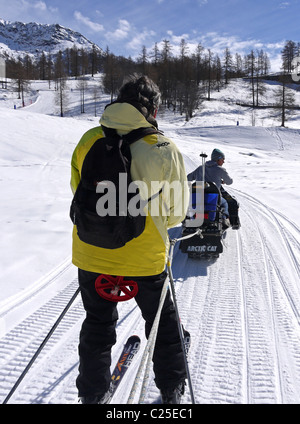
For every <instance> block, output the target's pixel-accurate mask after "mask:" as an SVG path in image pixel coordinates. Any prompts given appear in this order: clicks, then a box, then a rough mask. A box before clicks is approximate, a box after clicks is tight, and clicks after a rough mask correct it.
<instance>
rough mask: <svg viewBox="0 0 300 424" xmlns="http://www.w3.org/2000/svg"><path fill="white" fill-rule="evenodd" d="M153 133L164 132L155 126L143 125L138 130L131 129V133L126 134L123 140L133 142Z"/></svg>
mask: <svg viewBox="0 0 300 424" xmlns="http://www.w3.org/2000/svg"><path fill="white" fill-rule="evenodd" d="M151 134H162V132H161V131H159V130H157V129H156V128H153V127H146V128H143V127H141V128H137V129H136V130H132V131H130V133H128V134H126V135H124V136H123V140H125V141H126V142H127V143H129V144H131V143H134V142H135V141H137V140H139V139H140V138H143V137H146V135H151Z"/></svg>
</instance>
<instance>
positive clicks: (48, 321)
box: [0, 272, 144, 403]
mask: <svg viewBox="0 0 300 424" xmlns="http://www.w3.org/2000/svg"><path fill="white" fill-rule="evenodd" d="M59 274H61V272H59ZM77 287H78V280H77V279H75V280H74V281H72V282H70V283H69V284H68V285H67V286H66V287H65V289H63V290H62V291H61V292H59V293H58V294H57V295H56V296H54V297H53V298H52V299H50V300H49V301H48V302H47V303H45V304H44V305H42V306H40V307H39V308H38V309H37V310H36V311H35V312H34V313H32V314H31V315H30V316H29V317H28V318H26V319H24V320H23V321H21V322H20V323H19V324H18V325H16V326H15V327H14V328H13V329H12V330H11V331H9V332H8V333H7V334H6V335H5V336H4V337H3V338H2V339H0V365H1V371H0V375H1V382H0V403H1V401H3V400H4V398H5V397H6V396H7V394H8V392H9V390H8V389H7V387H10V388H12V387H13V385H14V384H15V382H16V381H17V379H18V378H19V376H20V375H21V373H22V372H23V370H24V369H25V367H26V366H27V364H28V362H29V360H30V358H32V357H33V355H34V354H35V352H36V351H37V349H38V348H39V346H40V345H41V343H42V342H43V340H44V338H45V337H46V335H47V334H48V332H49V331H50V329H51V328H52V326H53V324H54V323H55V322H56V319H57V318H58V316H59V315H60V313H61V312H62V310H63V309H64V308H65V306H66V304H67V303H68V301H69V300H70V298H71V297H72V295H73V294H74V292H75V290H76V288H77ZM40 290H41V289H40V288H39V289H38V291H40ZM133 302H134V301H133ZM118 311H119V315H120V319H119V321H118V326H117V333H118V340H117V345H116V348H115V351H114V354H113V361H114V360H115V358H117V357H118V355H119V353H120V350H121V349H122V347H123V344H124V343H125V341H126V339H127V338H128V337H129V336H130V335H131V331H132V328H134V329H135V332H137V333H140V334H142V335H143V333H144V330H143V320H142V318H141V316H140V313H139V309H138V308H137V307H136V306H135V302H134V303H132V301H130V302H124V303H120V304H119V305H118ZM84 316H85V311H84V308H83V305H82V302H81V298H80V294H79V295H78V297H77V299H76V301H75V302H74V304H73V305H72V307H71V308H70V309H69V311H68V312H67V314H66V315H65V316H64V318H63V320H62V321H61V323H60V324H59V326H58V327H57V329H56V330H55V332H54V333H53V335H52V336H51V338H50V339H49V340H48V342H47V344H46V345H45V346H44V349H43V350H42V352H41V353H40V355H39V356H38V358H37V359H36V361H35V363H34V364H33V366H32V368H31V369H30V370H29V371H28V374H27V375H26V376H25V378H24V380H23V382H22V383H21V384H20V386H19V387H18V389H17V391H16V392H15V393H14V395H13V397H12V399H11V400H10V402H9V403H52V402H54V403H56V399H60V401H59V403H70V402H73V401H74V399H75V397H76V387H75V379H76V376H77V373H78V371H77V368H78V353H77V347H78V335H79V331H80V327H81V322H82V320H83V319H84ZM130 323H132V325H130ZM124 329H125V331H124ZM58 367H59V368H60V369H61V377H60V378H59V379H57V378H56V375H57V368H58ZM124 380H125V379H124ZM118 390H119V389H118Z"/></svg>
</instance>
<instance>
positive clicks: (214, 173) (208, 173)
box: [187, 160, 233, 189]
mask: <svg viewBox="0 0 300 424" xmlns="http://www.w3.org/2000/svg"><path fill="white" fill-rule="evenodd" d="M187 178H188V181H194V180H195V181H202V165H200V166H199V167H198V168H196V169H195V170H194V171H193V172H191V173H190V174H189V175H188V176H187ZM205 181H210V182H213V183H215V184H216V186H217V187H218V188H219V189H220V188H221V184H222V183H224V184H228V185H230V184H232V183H233V179H232V178H231V177H230V176H229V175H228V172H227V171H226V169H225V168H223V167H222V166H219V165H218V164H217V162H215V161H213V160H209V161H207V162H206V164H205Z"/></svg>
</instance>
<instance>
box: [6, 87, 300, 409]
mask: <svg viewBox="0 0 300 424" xmlns="http://www.w3.org/2000/svg"><path fill="white" fill-rule="evenodd" d="M90 84H95V81H94V82H92V81H90ZM37 90H39V91H37ZM275 91H276V85H275V84H268V91H267V93H266V94H265V97H264V102H270V103H272V99H273V98H274V93H275ZM248 92H249V88H247V86H246V84H245V82H243V81H239V82H236V83H235V84H230V85H229V86H228V87H227V88H226V89H222V90H221V91H220V93H216V92H214V93H213V94H212V98H213V99H212V100H211V101H210V102H208V101H206V102H204V103H203V105H202V108H201V110H199V112H197V114H196V115H195V117H194V118H193V119H192V120H190V121H189V122H188V123H186V122H185V121H184V119H183V118H182V117H180V116H178V115H174V114H172V113H170V112H168V111H163V110H161V111H160V113H159V116H158V121H159V124H160V128H161V129H162V130H164V131H165V134H166V135H167V136H169V137H171V138H172V139H173V140H174V141H175V142H176V143H177V145H178V146H179V148H180V149H181V151H182V153H183V154H184V158H185V161H186V168H187V171H188V172H189V171H191V170H192V169H194V168H195V167H196V166H197V165H198V164H200V157H199V153H201V152H206V153H207V154H210V152H211V150H212V149H213V148H214V147H218V148H220V149H222V150H223V151H224V152H225V154H226V162H225V167H226V169H227V170H228V172H229V174H230V175H231V176H232V177H233V179H234V184H233V186H231V187H229V188H228V191H229V192H230V193H232V194H233V195H234V196H235V197H236V198H237V199H238V201H239V202H240V218H241V222H242V227H241V229H240V230H239V231H233V230H231V229H230V230H228V231H227V236H226V238H225V240H224V244H225V247H224V252H223V254H222V255H221V256H220V257H219V258H218V259H217V260H215V261H206V260H195V259H188V257H187V255H184V254H182V253H181V252H180V251H179V249H178V244H177V245H176V247H175V252H174V259H173V274H174V278H175V284H176V293H177V300H178V304H179V310H180V316H181V321H182V322H183V324H184V325H185V327H186V328H187V329H188V330H189V331H190V333H191V336H192V346H191V349H190V353H189V366H190V372H191V377H192V382H193V390H194V395H195V399H196V403H198V404H205V403H206V404H261V403H263V404H295V403H300V328H299V324H300V265H299V263H300V217H299V200H300V195H299V187H298V186H299V181H300V167H299V160H300V114H299V112H298V113H297V114H296V115H295V116H294V117H292V118H291V120H290V121H289V122H288V123H287V126H288V128H280V117H278V116H275V115H274V113H273V114H272V116H271V117H270V116H268V113H269V111H268V110H266V109H260V110H258V111H255V114H253V113H252V111H251V109H248V108H242V107H240V106H237V105H236V104H235V102H236V101H245V98H246V97H247V96H248ZM91 97H92V96H91ZM296 97H297V102H298V104H299V100H300V93H296ZM53 98H54V92H53V89H52V88H50V89H49V87H48V85H47V83H41V82H35V83H33V84H32V93H31V96H30V98H28V99H26V104H27V106H26V107H25V108H21V107H20V102H19V101H18V100H17V99H16V98H15V97H14V96H12V95H10V94H9V93H8V92H7V91H6V90H3V89H0V128H1V132H0V143H1V144H0V153H1V157H0V187H1V191H0V193H1V213H0V220H1V247H0V249H1V250H0V262H1V273H0V287H1V290H0V364H1V367H0V402H3V400H4V399H5V397H6V396H7V394H8V393H9V391H10V389H11V387H12V386H13V385H14V383H15V381H16V380H17V378H18V377H19V375H20V374H21V372H22V371H23V369H24V368H25V367H26V365H27V364H28V362H29V360H30V359H31V357H32V356H33V354H34V353H35V351H36V349H37V348H38V347H39V345H40V344H41V342H42V341H43V339H44V337H45V336H46V335H47V333H48V331H49V330H50V328H51V327H52V325H53V324H54V322H55V321H56V319H57V318H58V316H59V314H60V313H61V311H62V310H63V309H64V307H65V306H66V304H67V303H68V301H69V300H70V298H71V296H72V294H73V293H74V292H75V290H76V288H77V286H78V285H77V277H76V268H75V267H74V266H73V265H72V264H71V259H70V254H71V230H72V225H71V221H70V219H69V215H68V213H69V205H70V201H71V198H72V196H71V190H70V186H69V180H70V160H71V155H72V152H73V149H74V147H75V145H76V143H77V142H78V141H79V139H80V137H81V135H82V134H83V133H84V132H85V131H86V130H87V129H89V128H91V127H92V126H95V125H97V123H98V117H97V118H95V117H94V102H93V101H92V98H91V99H90V100H87V101H88V102H90V103H89V104H87V106H86V111H87V113H86V114H84V115H80V105H79V98H80V96H79V92H78V90H77V89H76V83H75V82H73V90H72V92H70V93H69V111H68V113H67V117H65V118H60V117H58V111H57V108H56V107H55V105H54V100H53ZM224 100H226V102H225V101H224ZM108 102H109V99H108V97H107V96H104V95H102V97H101V99H100V102H99V104H97V114H98V115H100V113H101V111H102V110H103V107H104V105H105V104H106V103H108ZM15 105H16V109H14V106H15ZM237 122H239V125H237ZM253 124H255V126H254V125H253ZM180 233H181V229H180V226H178V227H176V228H174V229H172V230H170V236H171V237H172V238H174V237H179V236H180ZM119 315H120V319H119V324H118V327H117V331H118V342H117V344H116V345H115V347H114V348H113V359H114V360H116V358H117V357H118V355H119V353H120V351H121V349H122V345H123V343H124V342H125V340H126V338H127V337H128V336H129V335H131V334H132V333H135V334H138V335H139V336H140V337H141V338H142V348H141V350H140V352H139V355H138V357H137V359H136V366H135V368H133V369H132V370H131V371H130V373H129V374H128V375H127V376H126V377H125V379H124V384H123V383H122V385H121V386H120V387H119V389H118V392H117V393H116V396H115V398H114V399H113V403H114V404H123V403H126V401H127V397H128V394H129V388H131V385H132V383H133V379H134V376H135V372H134V370H136V369H137V366H138V363H139V359H140V358H141V355H142V353H143V347H144V346H145V338H144V328H143V320H142V318H141V316H140V312H139V309H138V308H137V307H136V305H135V302H134V300H131V301H129V302H124V303H120V304H119ZM83 317H84V312H83V308H82V305H81V301H80V297H78V298H77V299H76V301H75V302H74V303H73V306H72V308H71V309H70V311H69V312H68V313H67V315H66V316H65V318H64V320H63V321H62V323H61V324H60V325H59V327H58V328H57V330H56V331H55V333H54V334H53V336H52V337H51V339H50V340H49V342H48V343H47V345H46V346H45V348H44V349H43V351H42V353H41V355H40V356H39V357H38V359H37V361H36V362H35V364H34V365H33V367H32V368H31V369H30V371H29V373H28V374H27V376H26V377H25V379H24V380H23V382H22V383H21V384H20V386H19V387H18V389H17V390H16V392H15V394H14V395H13V397H12V398H11V400H10V402H11V403H15V404H68V403H73V402H74V399H75V398H76V387H75V379H76V375H77V367H78V356H77V345H78V333H79V330H80V326H81V322H82V319H83ZM137 400H138V399H136V402H137ZM145 401H146V403H148V404H155V403H157V402H159V393H158V391H157V389H156V387H155V385H154V383H153V379H152V378H151V379H150V382H149V387H148V389H147V395H146V400H145ZM183 402H184V403H186V404H188V403H190V402H191V397H190V393H189V390H188V388H187V389H186V393H185V395H184V399H183Z"/></svg>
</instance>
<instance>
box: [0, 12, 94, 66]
mask: <svg viewBox="0 0 300 424" xmlns="http://www.w3.org/2000/svg"><path fill="white" fill-rule="evenodd" d="M74 45H75V46H76V47H77V48H78V49H81V48H84V49H85V50H88V51H90V50H92V49H93V48H94V47H95V48H96V49H97V50H98V51H100V52H102V49H101V48H100V47H99V46H97V45H96V44H95V43H93V42H92V41H90V40H88V39H87V38H86V37H85V36H84V35H82V34H81V33H79V32H76V31H74V30H72V29H70V28H66V27H64V26H62V25H60V24H58V23H56V24H39V23H36V22H29V23H23V22H19V21H16V22H11V21H5V20H4V19H1V18H0V57H1V56H4V57H12V58H15V57H23V56H25V55H27V54H28V55H30V56H32V57H33V58H37V57H38V56H39V55H40V54H41V53H42V52H44V53H52V54H56V53H58V51H59V50H62V51H64V50H66V49H67V48H73V47H74Z"/></svg>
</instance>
